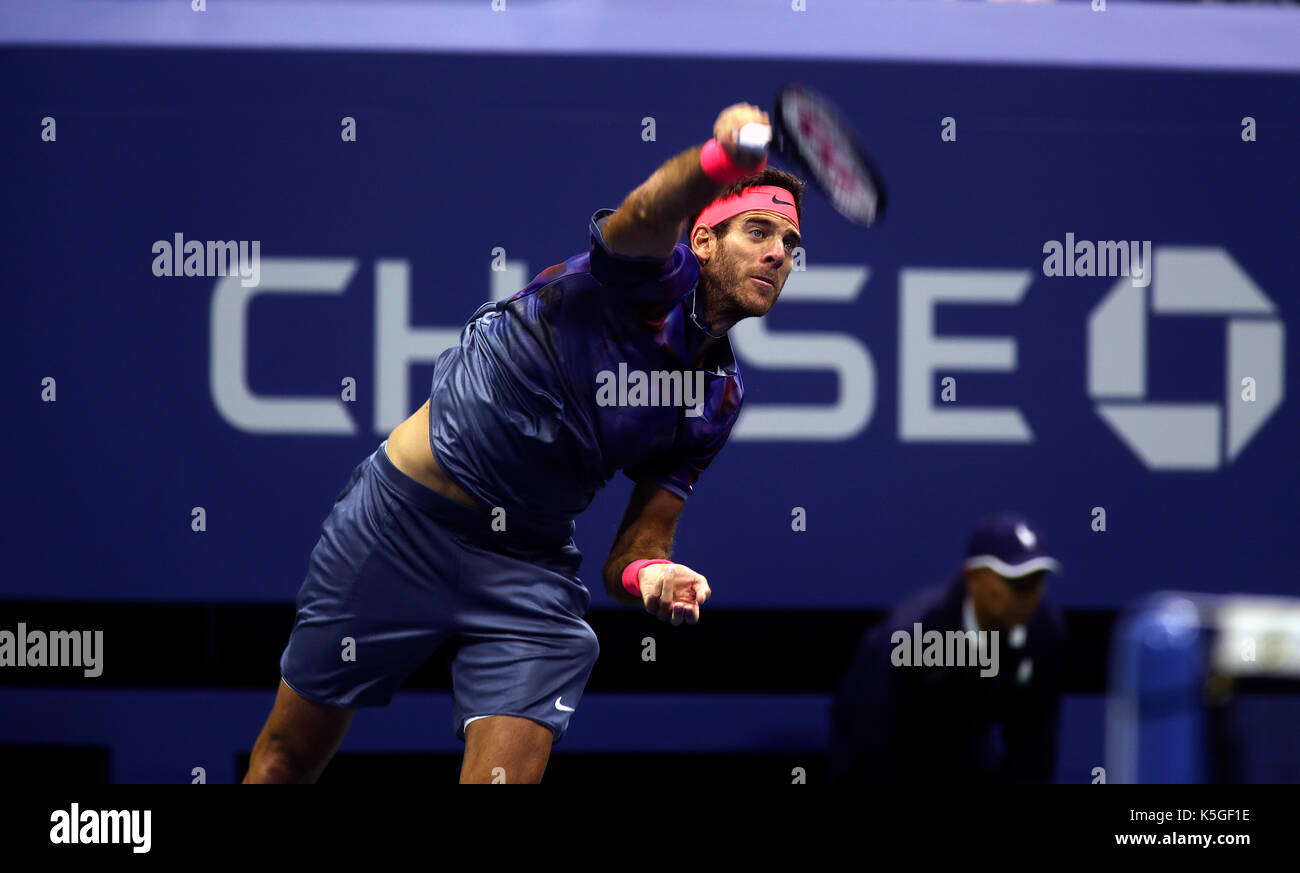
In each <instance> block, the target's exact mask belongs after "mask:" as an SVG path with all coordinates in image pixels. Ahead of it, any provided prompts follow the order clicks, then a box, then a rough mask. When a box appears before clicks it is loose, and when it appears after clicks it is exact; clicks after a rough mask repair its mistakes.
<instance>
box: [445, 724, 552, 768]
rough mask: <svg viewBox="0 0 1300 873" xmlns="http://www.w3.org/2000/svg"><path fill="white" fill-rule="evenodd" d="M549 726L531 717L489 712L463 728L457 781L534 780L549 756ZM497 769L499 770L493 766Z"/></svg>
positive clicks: (544, 766) (550, 736)
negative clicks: (462, 744) (463, 754)
mask: <svg viewBox="0 0 1300 873" xmlns="http://www.w3.org/2000/svg"><path fill="white" fill-rule="evenodd" d="M552 738H553V734H552V733H551V729H550V728H548V727H546V726H545V725H542V724H539V723H537V722H535V721H533V720H532V719H528V718H519V717H517V716H513V715H493V716H489V717H488V718H480V719H478V720H477V721H473V722H470V725H469V727H467V728H465V760H464V763H463V764H462V765H461V769H460V781H461V784H462V785H464V784H468V783H488V782H493V781H496V782H500V781H502V780H503V779H504V781H505V782H506V783H507V784H520V783H538V782H541V781H542V773H544V772H546V762H547V761H548V760H550V757H551V740H552ZM497 768H500V769H497Z"/></svg>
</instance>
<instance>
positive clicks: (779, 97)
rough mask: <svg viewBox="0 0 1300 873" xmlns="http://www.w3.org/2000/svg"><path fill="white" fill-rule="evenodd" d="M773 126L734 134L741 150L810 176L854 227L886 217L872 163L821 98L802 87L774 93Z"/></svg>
mask: <svg viewBox="0 0 1300 873" xmlns="http://www.w3.org/2000/svg"><path fill="white" fill-rule="evenodd" d="M773 107H774V108H773V111H772V113H771V117H772V122H773V125H772V127H769V126H768V125H766V124H746V125H744V126H743V127H742V128H741V129H740V130H739V131H738V132H737V135H736V147H737V148H738V149H739V150H741V151H748V152H752V153H754V154H755V155H756V156H757V155H761V154H762V153H763V151H764V150H771V151H775V152H776V153H777V154H778V155H780V156H781V158H783V159H784V160H785V161H786V162H789V163H790V164H793V166H794V169H796V170H799V171H802V173H803V175H805V176H808V177H810V178H811V179H812V180H813V182H814V184H815V185H816V186H817V188H818V189H819V190H820V191H821V192H822V193H823V194H824V195H826V199H827V200H829V201H830V204H831V206H833V207H834V208H835V210H836V211H837V212H839V213H840V214H841V215H843V216H844V217H845V218H847V219H848V220H849V221H851V222H853V223H854V224H859V225H862V226H863V227H871V226H872V225H874V224H875V223H876V222H878V221H879V220H880V219H881V218H882V217H884V214H885V206H886V204H887V202H888V198H887V196H886V194H885V184H884V181H883V179H882V178H881V175H880V171H879V170H878V169H877V168H876V163H875V161H873V160H872V159H871V156H870V155H869V154H868V153H867V151H866V149H864V148H863V147H862V144H861V143H860V142H859V141H858V138H857V137H856V136H855V135H854V132H853V128H851V127H850V126H849V124H848V122H847V121H845V119H844V116H843V114H842V113H841V112H840V111H839V110H838V109H836V108H835V105H834V104H833V103H832V102H831V101H830V100H829V99H828V98H827V97H826V96H825V95H823V94H820V93H818V92H817V91H814V90H812V89H811V88H808V87H806V86H804V85H799V84H790V85H784V86H782V87H781V88H780V89H779V90H778V91H777V92H776V99H775V100H774V101H773Z"/></svg>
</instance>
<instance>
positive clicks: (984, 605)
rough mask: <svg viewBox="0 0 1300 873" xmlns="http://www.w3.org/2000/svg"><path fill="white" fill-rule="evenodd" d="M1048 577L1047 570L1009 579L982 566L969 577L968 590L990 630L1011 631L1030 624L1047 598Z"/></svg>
mask: <svg viewBox="0 0 1300 873" xmlns="http://www.w3.org/2000/svg"><path fill="white" fill-rule="evenodd" d="M1046 577H1047V571H1046V570H1040V571H1038V572H1037V573H1030V574H1029V575H1028V576H1021V577H1020V578H1018V579H1008V578H1006V577H1005V576H1001V575H999V574H998V573H995V572H994V571H993V570H990V569H988V568H987V567H981V568H979V569H978V570H976V571H974V572H973V573H972V574H971V575H970V576H969V580H970V581H969V584H968V589H969V590H970V594H971V600H972V601H974V603H975V608H976V611H977V613H978V614H979V615H980V616H981V617H982V618H983V620H984V621H987V622H988V623H989V624H990V625H991V627H990V628H989V629H1007V628H1013V627H1015V626H1016V625H1020V624H1028V623H1029V619H1030V618H1032V617H1033V614H1034V610H1036V609H1037V608H1038V604H1039V602H1040V601H1041V600H1042V599H1043V590H1044V589H1045V588H1046V587H1047V586H1046V584H1045V582H1044V580H1045V579H1046Z"/></svg>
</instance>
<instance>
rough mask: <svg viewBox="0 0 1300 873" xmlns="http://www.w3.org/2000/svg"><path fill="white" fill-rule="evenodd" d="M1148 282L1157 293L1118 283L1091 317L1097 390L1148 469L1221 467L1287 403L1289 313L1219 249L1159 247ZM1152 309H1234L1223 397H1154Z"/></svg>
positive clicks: (1106, 416) (1092, 381)
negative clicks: (1150, 383) (1150, 390)
mask: <svg viewBox="0 0 1300 873" xmlns="http://www.w3.org/2000/svg"><path fill="white" fill-rule="evenodd" d="M1149 290H1150V291H1151V299H1150V301H1148V299H1147V291H1148V289H1146V288H1138V287H1134V286H1133V284H1132V283H1131V282H1129V281H1127V280H1125V281H1120V282H1117V283H1116V284H1115V287H1114V288H1112V289H1111V291H1110V293H1109V294H1107V295H1106V297H1105V298H1104V299H1103V300H1102V301H1101V303H1099V304H1098V305H1097V307H1096V308H1095V309H1094V310H1093V311H1092V314H1091V315H1090V316H1089V319H1088V396H1089V397H1091V398H1092V399H1093V400H1095V401H1099V402H1098V403H1097V413H1098V414H1099V415H1100V416H1101V417H1102V419H1103V420H1104V421H1105V422H1106V423H1107V424H1108V425H1110V427H1111V428H1112V429H1113V430H1114V431H1115V432H1116V433H1117V434H1119V436H1120V438H1121V439H1122V440H1123V441H1124V442H1125V444H1126V445H1128V447H1129V448H1130V449H1132V450H1133V452H1134V453H1135V454H1136V455H1137V456H1138V457H1139V458H1140V459H1141V460H1142V462H1143V463H1144V464H1146V466H1147V467H1148V468H1150V469H1152V470H1216V469H1218V468H1219V467H1221V466H1223V464H1224V463H1225V462H1226V463H1231V462H1232V460H1233V459H1235V458H1236V457H1237V455H1239V454H1240V453H1241V451H1242V449H1244V448H1245V447H1246V444H1247V443H1248V442H1250V440H1251V438H1252V437H1254V436H1255V434H1256V433H1257V432H1258V431H1259V429H1260V428H1261V427H1263V426H1264V422H1266V421H1267V420H1268V419H1269V417H1270V416H1271V415H1272V414H1273V413H1274V411H1276V410H1277V408H1278V406H1279V405H1281V403H1282V396H1283V378H1284V376H1283V366H1282V359H1283V354H1282V349H1283V341H1284V337H1283V333H1284V332H1283V326H1282V322H1281V321H1279V320H1278V318H1277V317H1276V310H1275V308H1274V306H1273V301H1272V300H1270V299H1269V298H1268V297H1267V296H1265V294H1264V292H1263V291H1261V290H1260V289H1259V288H1258V287H1257V286H1256V285H1255V283H1254V282H1253V281H1251V278H1250V276H1248V275H1246V273H1245V271H1243V270H1242V269H1241V267H1240V266H1239V265H1238V264H1237V262H1236V261H1234V260H1233V259H1232V257H1231V256H1229V255H1228V253H1227V252H1225V251H1224V250H1223V249H1220V248H1188V247H1175V246H1165V247H1160V248H1157V249H1156V254H1155V269H1154V271H1153V281H1152V284H1151V287H1150V289H1149ZM1148 306H1149V309H1148ZM1148 311H1149V312H1151V313H1154V314H1157V315H1198V316H1205V315H1222V316H1227V317H1228V320H1227V331H1228V334H1227V366H1226V373H1225V376H1226V382H1227V393H1226V395H1225V398H1224V403H1223V404H1222V405H1220V404H1217V403H1159V402H1153V401H1150V400H1148V399H1147V384H1146V364H1147V318H1148ZM1225 407H1226V409H1227V426H1226V433H1225V429H1224V425H1223V420H1224V415H1223V411H1224V408H1225ZM1225 437H1226V439H1225ZM1225 442H1226V451H1225V450H1224V449H1223V448H1221V446H1222V445H1223V444H1224V443H1225ZM1225 458H1226V461H1225Z"/></svg>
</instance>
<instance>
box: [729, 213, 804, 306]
mask: <svg viewBox="0 0 1300 873" xmlns="http://www.w3.org/2000/svg"><path fill="white" fill-rule="evenodd" d="M798 245H799V231H797V230H795V226H794V222H792V221H790V219H788V218H786V217H785V216H783V215H776V214H774V213H770V212H742V213H741V214H740V215H737V216H736V217H735V219H734V220H733V221H732V222H731V225H730V226H729V227H728V228H727V235H726V236H725V237H723V238H722V239H721V240H719V241H718V251H717V255H716V257H714V258H713V259H711V260H710V262H709V264H708V267H709V268H710V269H711V272H712V273H713V278H714V280H715V283H714V287H715V288H718V289H720V290H721V291H722V293H723V294H724V295H725V296H726V297H727V301H726V306H725V308H726V309H727V310H728V311H729V312H731V313H732V314H734V315H735V316H736V318H737V320H739V319H740V318H750V317H755V316H763V315H766V314H767V313H768V311H769V310H770V309H771V308H772V306H773V304H775V303H776V299H777V298H778V297H780V296H781V289H782V288H783V287H784V286H785V280H786V279H787V278H788V277H789V276H790V270H791V269H792V268H793V267H794V250H795V247H796V246H798Z"/></svg>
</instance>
